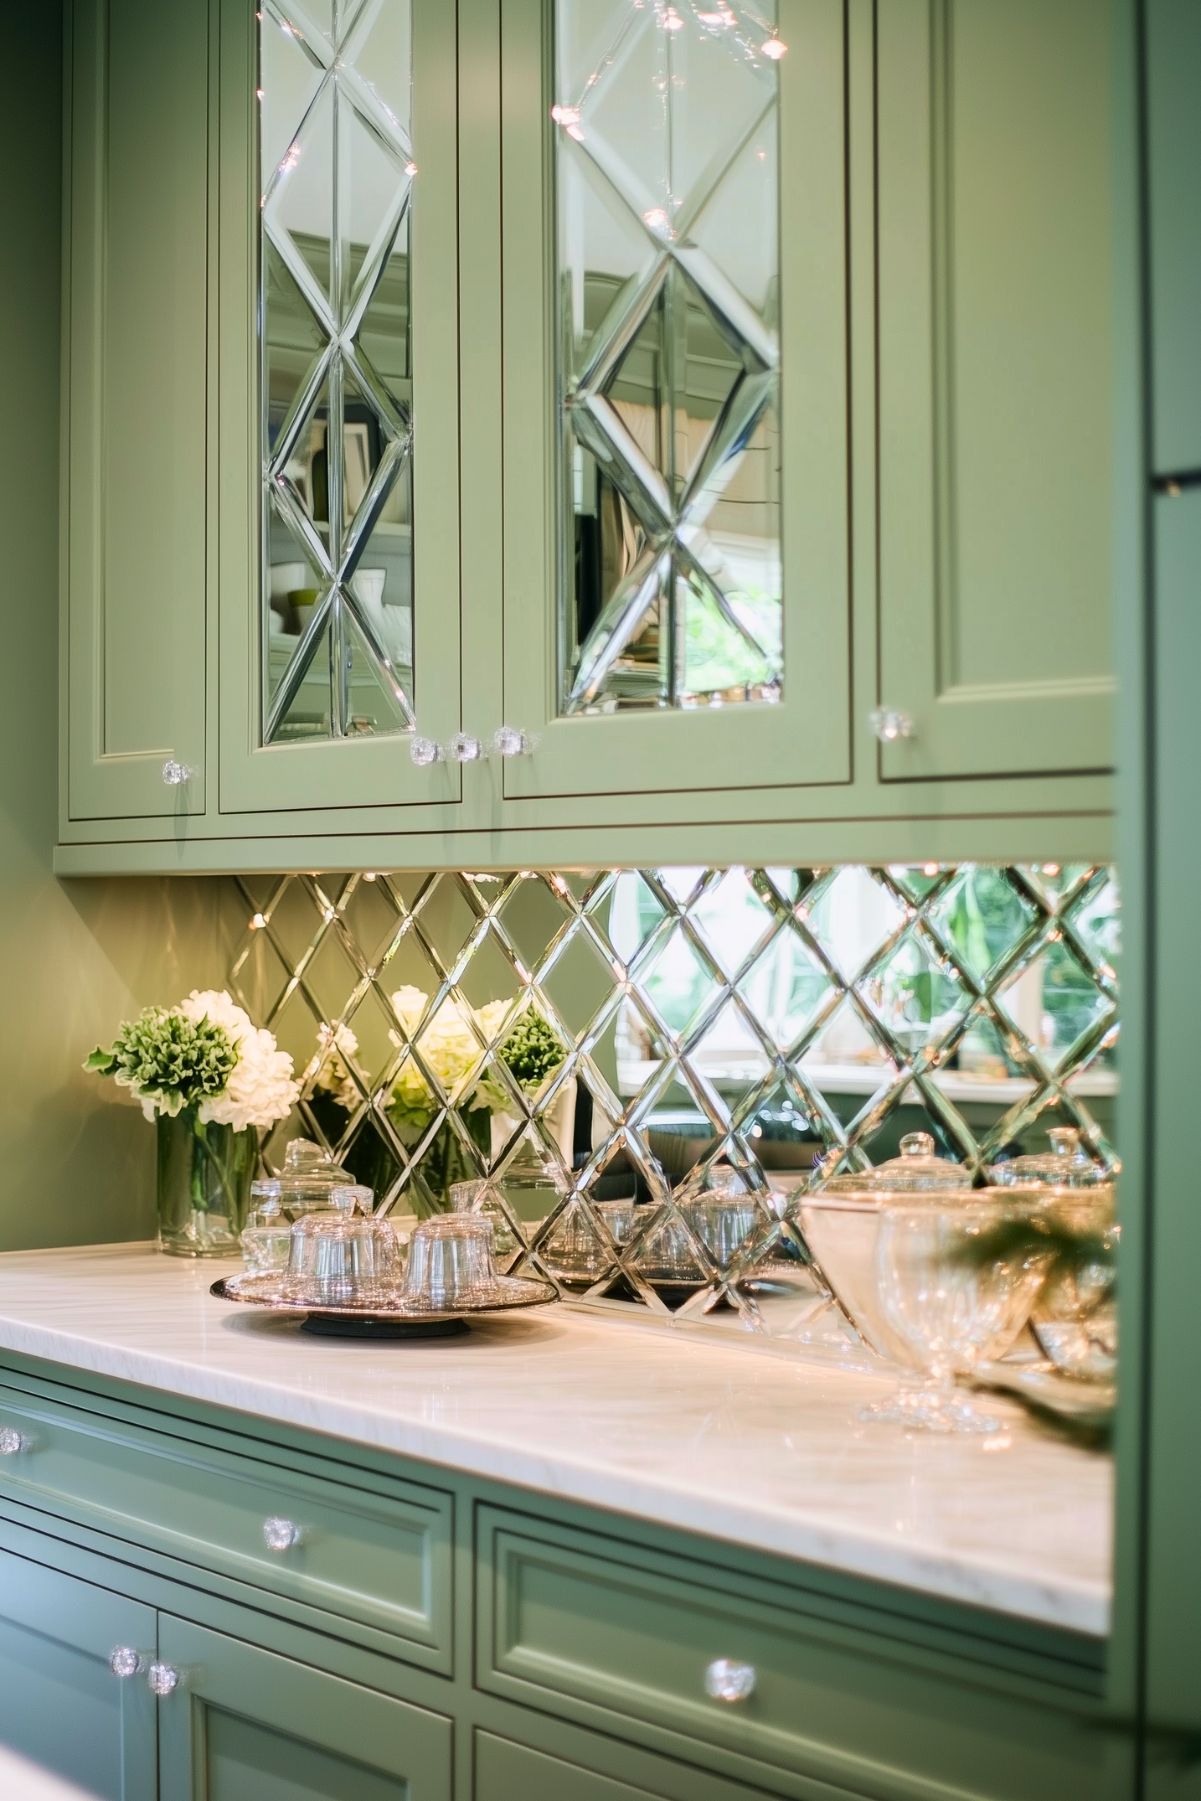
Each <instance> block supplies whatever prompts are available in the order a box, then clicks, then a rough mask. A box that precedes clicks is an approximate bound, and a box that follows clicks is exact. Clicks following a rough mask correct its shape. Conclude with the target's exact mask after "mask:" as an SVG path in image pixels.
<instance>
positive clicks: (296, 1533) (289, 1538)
mask: <svg viewBox="0 0 1201 1801" xmlns="http://www.w3.org/2000/svg"><path fill="white" fill-rule="evenodd" d="M263 1543H264V1544H265V1545H266V1547H267V1549H268V1550H269V1551H291V1550H292V1549H293V1548H294V1547H295V1546H296V1545H298V1544H299V1543H300V1527H299V1526H298V1525H297V1524H296V1522H295V1520H285V1519H284V1518H283V1517H282V1516H281V1515H279V1514H274V1513H273V1514H272V1515H271V1518H270V1519H269V1520H264V1521H263Z"/></svg>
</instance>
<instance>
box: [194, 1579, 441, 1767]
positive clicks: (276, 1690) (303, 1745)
mask: <svg viewBox="0 0 1201 1801" xmlns="http://www.w3.org/2000/svg"><path fill="white" fill-rule="evenodd" d="M159 1655H160V1657H161V1658H162V1659H163V1660H164V1661H165V1662H167V1663H169V1664H171V1665H172V1666H173V1667H174V1668H176V1669H177V1670H179V1671H180V1672H181V1677H182V1680H181V1683H180V1686H179V1688H178V1689H177V1690H176V1692H175V1693H174V1694H173V1695H170V1696H168V1697H167V1698H166V1699H165V1700H164V1702H163V1703H162V1706H161V1710H160V1741H161V1750H160V1760H159V1767H160V1791H159V1792H160V1795H161V1797H162V1801H347V1797H349V1796H353V1797H354V1801H449V1798H450V1781H451V1723H450V1721H449V1720H447V1719H444V1718H443V1717H442V1716H441V1715H440V1714H433V1713H427V1712H426V1711H425V1710H424V1709H421V1708H417V1707H410V1706H408V1705H407V1703H405V1702H403V1701H394V1700H391V1699H389V1698H387V1697H385V1696H383V1695H378V1694H375V1693H374V1692H372V1691H371V1690H368V1689H363V1688H358V1687H356V1686H355V1685H354V1684H352V1683H349V1682H344V1681H342V1680H341V1679H340V1678H339V1677H336V1676H327V1675H325V1674H323V1673H322V1672H320V1671H317V1670H313V1669H309V1668H306V1667H305V1666H304V1665H302V1664H297V1663H292V1662H290V1661H289V1660H288V1659H287V1658H284V1657H277V1656H275V1655H274V1654H273V1653H272V1652H269V1651H260V1650H256V1649H255V1648H254V1647H253V1646H251V1645H247V1644H244V1643H242V1642H241V1641H240V1640H238V1639H232V1638H226V1637H224V1636H223V1635H222V1634H221V1633H217V1632H210V1631H208V1630H207V1629H206V1628H204V1627H201V1626H195V1625H192V1624H191V1623H190V1622H188V1621H186V1620H179V1619H175V1618H174V1617H173V1616H169V1615H162V1616H160V1620H159Z"/></svg>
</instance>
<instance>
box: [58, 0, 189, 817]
mask: <svg viewBox="0 0 1201 1801" xmlns="http://www.w3.org/2000/svg"><path fill="white" fill-rule="evenodd" d="M208 16H209V9H208V0H173V3H172V5H170V6H163V5H161V4H160V0H73V4H72V5H71V6H70V7H69V8H68V18H69V22H70V31H69V37H68V51H67V58H68V85H67V106H68V126H69V154H68V188H67V193H68V206H67V247H68V248H67V297H66V312H67V317H66V361H65V375H64V380H65V389H66V394H65V406H64V427H65V449H64V456H65V458H66V481H65V483H64V508H65V520H66V554H65V581H66V615H65V632H66V695H65V713H66V722H65V725H66V743H67V751H66V760H67V811H68V816H69V818H71V819H102V818H105V817H115V816H118V815H124V816H126V817H133V818H147V817H158V816H167V815H171V814H175V813H177V812H184V813H202V812H203V811H204V796H205V783H204V762H205V608H206V589H207V576H208V564H207V557H206V530H207V528H206V518H207V514H206V463H207V455H208V450H207V435H206V424H205V422H206V417H207V388H206V383H207V372H208V62H209V58H208ZM168 758H173V759H175V760H176V761H178V762H181V763H183V764H186V765H187V766H188V767H189V768H190V769H191V770H192V772H193V773H192V775H191V778H190V779H189V780H188V781H187V782H186V783H185V784H183V785H182V786H177V787H171V786H168V785H167V784H165V783H164V781H163V777H162V767H163V763H164V762H165V761H166V760H167V759H168Z"/></svg>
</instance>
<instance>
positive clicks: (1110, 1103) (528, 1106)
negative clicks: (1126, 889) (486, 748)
mask: <svg viewBox="0 0 1201 1801" xmlns="http://www.w3.org/2000/svg"><path fill="white" fill-rule="evenodd" d="M353 610H357V609H355V603H354V600H353V598H352V600H351V601H350V602H345V601H344V610H343V617H342V619H341V622H340V623H337V622H336V621H334V620H333V619H331V620H330V621H329V624H328V626H327V627H323V628H322V630H321V632H320V634H319V638H318V643H317V646H316V649H317V657H316V661H315V663H314V665H313V668H312V673H311V674H310V675H307V676H306V677H305V679H304V680H303V681H302V682H301V683H300V684H299V685H298V686H297V687H296V689H295V693H294V694H293V696H292V698H291V700H290V701H289V707H288V710H287V712H286V714H285V715H284V718H283V719H282V721H281V729H287V730H296V731H299V730H303V729H305V723H304V705H303V703H304V699H305V696H306V693H309V692H310V691H311V692H312V693H313V694H314V697H315V705H316V709H317V710H318V711H319V710H320V709H321V708H324V709H328V708H329V706H330V668H331V663H330V658H331V655H332V654H334V653H333V651H332V649H331V646H333V645H335V644H337V645H341V647H342V649H343V651H345V649H346V648H347V647H348V646H349V647H350V649H351V651H352V652H353V651H355V649H356V648H357V646H358V644H359V637H358V636H356V634H358V633H359V632H360V629H361V628H360V625H359V623H358V621H357V620H356V619H355V618H354V617H353V616H352V612H353ZM335 624H336V625H337V629H336V631H335V630H334V627H335ZM353 667H354V664H353V658H352V666H351V673H352V682H351V690H350V691H351V695H352V696H353V694H354V686H353ZM349 718H350V719H351V720H353V718H354V705H353V701H352V704H351V706H350V712H349ZM324 724H325V720H324V715H322V716H321V717H320V718H319V719H317V721H316V723H315V724H314V723H313V722H310V726H309V729H314V730H320V729H324ZM243 895H244V901H245V906H246V917H247V931H246V936H245V939H244V942H243V943H242V944H241V945H240V946H239V947H238V948H237V951H236V954H235V957H234V961H233V967H232V969H231V972H230V986H231V991H232V992H233V993H234V994H235V995H236V996H237V997H238V998H239V999H240V1000H242V1001H243V1003H244V1004H245V1005H246V1006H247V1007H248V1008H250V1010H251V1011H252V1012H253V1013H254V1015H255V1016H256V1017H257V1018H261V1019H262V1020H263V1021H264V1023H266V1024H268V1025H270V1026H272V1027H273V1029H275V1030H276V1031H277V1032H278V1034H279V1036H280V1042H281V1044H284V1045H285V1046H286V1048H287V1049H288V1050H289V1051H290V1052H291V1053H292V1055H293V1058H294V1060H295V1063H296V1068H297V1070H298V1072H300V1073H301V1084H302V1098H301V1103H300V1107H299V1109H298V1113H297V1115H296V1116H295V1117H294V1118H293V1120H291V1121H290V1122H289V1123H288V1124H287V1126H286V1128H281V1129H280V1130H279V1131H277V1132H276V1133H274V1134H273V1135H272V1137H271V1138H270V1139H269V1141H268V1143H267V1144H266V1146H265V1147H264V1155H265V1157H266V1159H267V1161H268V1163H269V1164H274V1163H276V1162H278V1161H279V1159H280V1158H281V1157H282V1155H283V1149H284V1145H285V1143H286V1140H287V1138H288V1137H289V1136H290V1135H295V1133H296V1132H297V1131H303V1132H304V1133H305V1134H307V1135H308V1136H310V1137H313V1138H316V1139H317V1140H318V1141H319V1142H321V1143H324V1144H327V1145H329V1146H330V1147H331V1148H332V1149H334V1150H335V1151H337V1153H338V1155H339V1157H340V1158H341V1160H342V1161H343V1162H344V1163H345V1164H346V1165H347V1167H348V1168H350V1169H352V1170H353V1171H354V1173H355V1174H356V1176H357V1177H358V1178H359V1179H360V1180H361V1181H364V1182H366V1183H367V1184H368V1185H369V1186H370V1187H372V1188H374V1189H375V1191H376V1194H377V1196H378V1197H379V1199H380V1201H381V1204H384V1205H388V1206H391V1207H394V1208H395V1209H397V1210H399V1212H401V1213H409V1212H414V1211H416V1212H423V1211H426V1210H428V1209H430V1208H433V1207H438V1206H442V1205H445V1204H446V1190H447V1186H448V1184H449V1183H450V1182H451V1181H453V1180H459V1179H466V1178H472V1177H486V1178H488V1182H489V1187H488V1192H487V1196H486V1197H485V1200H484V1210H485V1211H486V1212H487V1213H488V1214H489V1216H490V1217H492V1218H493V1220H494V1222H495V1224H496V1227H497V1231H498V1235H499V1237H498V1242H499V1243H500V1245H501V1258H502V1261H503V1262H504V1263H505V1264H506V1266H511V1267H514V1268H516V1267H526V1268H530V1269H535V1270H536V1269H543V1270H546V1271H548V1272H549V1273H550V1274H551V1275H552V1276H553V1277H554V1279H555V1280H556V1281H558V1282H559V1283H560V1285H561V1286H562V1288H563V1290H564V1292H565V1293H567V1294H570V1295H571V1296H573V1297H575V1298H577V1299H578V1298H581V1297H586V1299H587V1302H588V1304H589V1305H597V1306H604V1307H608V1308H610V1309H613V1308H617V1309H621V1308H630V1307H635V1308H639V1309H643V1310H650V1311H651V1312H654V1313H656V1314H659V1315H662V1316H664V1317H667V1316H673V1315H674V1316H681V1315H682V1316H684V1317H686V1318H689V1319H691V1318H693V1317H700V1316H702V1315H703V1316H704V1317H705V1318H706V1319H707V1320H709V1321H711V1322H712V1324H713V1325H714V1327H715V1328H716V1327H719V1326H720V1325H721V1324H722V1322H723V1320H724V1321H725V1323H726V1324H727V1325H729V1324H731V1323H737V1324H741V1325H742V1326H745V1327H747V1328H748V1329H750V1330H753V1331H758V1332H766V1333H770V1334H779V1335H781V1336H783V1337H785V1338H787V1337H789V1336H790V1335H796V1334H798V1333H802V1334H803V1333H804V1332H805V1331H806V1330H807V1328H808V1324H809V1322H811V1321H812V1320H813V1319H814V1317H815V1314H816V1312H817V1310H819V1309H820V1306H821V1295H820V1291H819V1290H818V1288H817V1287H816V1286H815V1285H814V1281H813V1278H812V1277H811V1276H810V1275H809V1274H808V1273H807V1265H806V1251H805V1245H804V1238H803V1233H802V1230H801V1226H800V1224H799V1211H798V1196H799V1193H800V1192H802V1191H803V1190H804V1189H806V1188H807V1187H809V1186H810V1185H812V1183H813V1182H814V1181H815V1180H818V1179H820V1178H819V1176H818V1175H816V1174H815V1164H816V1163H817V1161H818V1160H819V1159H823V1160H824V1161H823V1162H822V1171H821V1174H822V1175H827V1174H831V1173H833V1172H834V1171H835V1170H836V1169H839V1168H846V1169H862V1168H864V1167H866V1166H869V1165H871V1164H875V1163H879V1162H882V1161H884V1160H885V1159H887V1158H889V1157H892V1156H895V1155H896V1153H897V1151H898V1148H899V1142H900V1139H901V1136H902V1135H903V1134H904V1133H906V1132H911V1131H919V1130H920V1131H926V1132H930V1133H931V1134H932V1135H933V1137H934V1139H935V1141H936V1143H937V1146H938V1149H939V1151H940V1153H941V1154H942V1155H943V1156H946V1157H950V1158H952V1159H954V1160H955V1161H957V1162H959V1163H961V1164H962V1165H963V1166H964V1169H965V1173H966V1174H967V1175H968V1177H969V1178H970V1179H980V1178H981V1175H982V1172H983V1169H984V1167H985V1166H986V1165H987V1164H989V1163H991V1162H992V1161H994V1160H995V1159H998V1158H1004V1157H1009V1156H1012V1155H1014V1154H1015V1153H1018V1152H1024V1151H1031V1150H1037V1149H1045V1147H1046V1131H1047V1129H1048V1128H1049V1127H1051V1126H1054V1125H1058V1124H1064V1125H1071V1126H1075V1127H1076V1128H1077V1129H1078V1130H1079V1131H1080V1132H1081V1135H1082V1142H1083V1144H1084V1146H1085V1148H1086V1149H1087V1151H1088V1153H1089V1155H1090V1156H1091V1157H1092V1158H1093V1159H1094V1160H1095V1161H1096V1162H1097V1163H1098V1164H1099V1165H1100V1166H1102V1167H1104V1168H1112V1167H1114V1165H1115V1162H1116V1159H1115V1155H1114V1150H1113V1118H1114V1110H1115V1103H1116V1089H1117V1076H1116V1065H1115V1050H1116V1041H1117V1035H1118V1023H1119V1013H1118V996H1117V984H1116V975H1115V967H1116V959H1117V954H1118V945H1119V932H1120V910H1119V900H1118V892H1117V885H1116V882H1115V880H1114V876H1113V872H1112V870H1109V869H1102V868H1097V869H1093V868H1084V867H1081V866H1071V867H1069V868H1066V869H1060V868H1058V867H1057V866H1050V865H1043V866H1040V867H1039V868H1037V869H1031V868H1025V869H1017V868H1007V869H996V868H987V867H984V866H979V865H970V866H964V867H961V868H946V867H943V866H940V865H934V864H927V865H925V866H924V867H922V868H890V869H878V868H865V867H860V866H847V867H843V868H839V869H824V870H823V869H771V870H766V869H754V870H743V869H732V870H705V869H696V868H691V869H657V870H656V869H645V870H639V871H633V870H631V871H623V872H620V873H616V874H615V873H613V872H608V871H604V872H587V871H584V872H576V873H574V874H572V875H561V874H557V873H551V872H547V873H534V872H524V873H522V874H520V875H490V876H484V875H431V876H424V877H422V876H391V875H387V874H384V873H380V872H376V871H372V872H370V873H362V874H358V875H352V876H349V877H328V876H323V877H321V878H315V877H312V876H292V877H285V878H282V879H280V880H271V881H266V882H263V883H259V884H254V885H250V884H247V885H246V886H244V888H243Z"/></svg>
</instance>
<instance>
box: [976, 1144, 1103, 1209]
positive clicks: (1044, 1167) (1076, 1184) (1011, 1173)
mask: <svg viewBox="0 0 1201 1801" xmlns="http://www.w3.org/2000/svg"><path fill="white" fill-rule="evenodd" d="M1047 1138H1048V1139H1049V1140H1050V1144H1051V1148H1050V1150H1049V1151H1034V1152H1032V1153H1030V1154H1029V1155H1027V1156H1023V1157H1009V1158H1007V1159H1006V1160H1005V1161H1004V1162H1001V1163H993V1164H990V1166H989V1167H988V1169H986V1170H985V1172H984V1175H985V1180H986V1181H987V1182H989V1183H990V1184H992V1185H995V1186H996V1187H1000V1188H1014V1187H1018V1188H1082V1189H1087V1190H1089V1194H1090V1197H1091V1198H1092V1200H1093V1201H1094V1203H1095V1206H1096V1208H1097V1209H1100V1208H1102V1207H1104V1206H1105V1205H1106V1204H1108V1205H1109V1207H1110V1210H1111V1211H1112V1204H1113V1178H1112V1176H1111V1175H1110V1173H1109V1171H1108V1170H1107V1169H1106V1168H1105V1167H1104V1165H1103V1164H1100V1163H1095V1162H1094V1161H1093V1159H1092V1158H1091V1157H1090V1156H1089V1154H1088V1152H1087V1151H1086V1150H1085V1148H1084V1145H1083V1144H1082V1143H1081V1139H1080V1131H1079V1128H1078V1127H1076V1126H1052V1127H1051V1130H1050V1131H1049V1132H1048V1133H1047Z"/></svg>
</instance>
